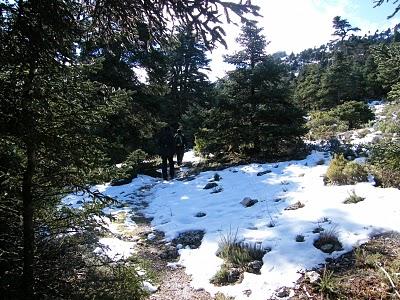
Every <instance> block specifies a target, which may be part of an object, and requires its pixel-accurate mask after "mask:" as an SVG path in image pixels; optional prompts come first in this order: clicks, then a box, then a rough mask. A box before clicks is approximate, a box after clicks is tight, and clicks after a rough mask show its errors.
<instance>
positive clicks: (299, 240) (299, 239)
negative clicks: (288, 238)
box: [296, 234, 305, 243]
mask: <svg viewBox="0 0 400 300" xmlns="http://www.w3.org/2000/svg"><path fill="white" fill-rule="evenodd" d="M304 241H305V239H304V235H302V234H298V235H296V242H298V243H302V242H304Z"/></svg>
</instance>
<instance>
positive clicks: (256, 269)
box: [247, 260, 263, 274]
mask: <svg viewBox="0 0 400 300" xmlns="http://www.w3.org/2000/svg"><path fill="white" fill-rule="evenodd" d="M262 266H263V262H262V261H260V260H254V261H252V262H249V263H248V264H247V268H248V271H249V272H250V273H255V274H259V273H260V270H261V267H262Z"/></svg>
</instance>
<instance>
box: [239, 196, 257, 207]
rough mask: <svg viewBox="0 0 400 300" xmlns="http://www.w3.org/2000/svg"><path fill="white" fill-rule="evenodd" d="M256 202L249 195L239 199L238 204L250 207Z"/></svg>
mask: <svg viewBox="0 0 400 300" xmlns="http://www.w3.org/2000/svg"><path fill="white" fill-rule="evenodd" d="M257 202H258V200H257V199H251V198H250V197H245V198H243V200H242V201H240V204H242V205H243V206H244V207H250V206H253V205H254V204H256V203H257Z"/></svg>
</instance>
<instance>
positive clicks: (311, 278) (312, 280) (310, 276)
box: [305, 271, 321, 283]
mask: <svg viewBox="0 0 400 300" xmlns="http://www.w3.org/2000/svg"><path fill="white" fill-rule="evenodd" d="M305 277H306V278H307V279H308V280H309V281H310V283H316V282H317V281H318V280H319V279H320V278H321V275H319V274H318V273H317V272H315V271H309V272H306V274H305Z"/></svg>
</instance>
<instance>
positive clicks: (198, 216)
mask: <svg viewBox="0 0 400 300" xmlns="http://www.w3.org/2000/svg"><path fill="white" fill-rule="evenodd" d="M206 215H207V214H206V213H204V212H202V211H199V212H198V213H197V214H195V215H194V216H195V217H196V218H202V217H205V216H206Z"/></svg>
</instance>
